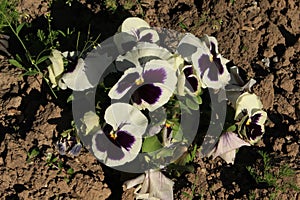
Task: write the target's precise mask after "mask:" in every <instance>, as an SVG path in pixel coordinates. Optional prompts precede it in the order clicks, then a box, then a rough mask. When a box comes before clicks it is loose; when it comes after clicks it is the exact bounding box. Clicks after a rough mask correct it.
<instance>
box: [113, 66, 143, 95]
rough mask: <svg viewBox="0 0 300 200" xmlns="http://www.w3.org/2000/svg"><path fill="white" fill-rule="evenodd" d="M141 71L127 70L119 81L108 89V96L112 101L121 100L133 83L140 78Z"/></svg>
mask: <svg viewBox="0 0 300 200" xmlns="http://www.w3.org/2000/svg"><path fill="white" fill-rule="evenodd" d="M140 73H141V69H139V68H129V69H127V70H126V71H125V72H124V74H123V76H122V77H121V78H120V79H119V81H118V82H117V83H116V84H115V85H114V86H113V87H112V88H111V89H110V91H109V93H108V96H109V97H110V98H112V99H120V98H122V97H123V96H124V95H125V94H126V93H127V92H128V91H129V90H130V89H131V87H132V86H134V85H135V81H136V80H137V79H139V78H140Z"/></svg>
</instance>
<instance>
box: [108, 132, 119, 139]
mask: <svg viewBox="0 0 300 200" xmlns="http://www.w3.org/2000/svg"><path fill="white" fill-rule="evenodd" d="M109 136H110V137H111V138H112V139H113V140H116V139H117V137H118V135H117V134H116V133H115V132H114V131H111V132H110V133H109Z"/></svg>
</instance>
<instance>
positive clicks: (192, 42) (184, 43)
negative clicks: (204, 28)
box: [177, 33, 203, 62]
mask: <svg viewBox="0 0 300 200" xmlns="http://www.w3.org/2000/svg"><path fill="white" fill-rule="evenodd" d="M202 45H203V44H202V42H201V41H200V40H199V38H197V37H196V36H195V35H193V34H191V33H188V34H186V35H185V36H184V37H183V38H182V39H181V40H180V42H179V44H178V47H177V52H178V53H179V54H180V55H181V56H182V57H183V58H184V59H185V60H186V61H187V62H191V61H192V55H193V54H194V53H196V51H197V48H198V47H200V46H202Z"/></svg>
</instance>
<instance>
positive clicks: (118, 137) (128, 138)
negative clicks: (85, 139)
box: [92, 103, 148, 166]
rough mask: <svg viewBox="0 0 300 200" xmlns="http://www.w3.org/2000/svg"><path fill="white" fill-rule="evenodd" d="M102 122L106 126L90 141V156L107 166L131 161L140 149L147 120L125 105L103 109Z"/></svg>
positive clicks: (136, 110)
mask: <svg viewBox="0 0 300 200" xmlns="http://www.w3.org/2000/svg"><path fill="white" fill-rule="evenodd" d="M104 119H105V121H106V123H107V124H106V125H105V126H104V127H103V128H102V130H99V131H97V132H96V133H95V134H94V135H93V138H92V151H93V153H94V155H95V156H96V157H97V158H98V159H99V160H101V161H103V163H104V164H106V165H107V166H119V165H123V164H125V163H126V162H130V161H132V160H133V159H134V158H135V157H136V156H137V155H138V153H139V151H140V149H141V146H142V135H143V134H144V133H145V130H146V128H147V124H148V120H147V118H146V117H145V116H144V115H143V114H142V113H141V112H140V111H139V110H138V109H137V108H135V107H133V106H131V105H129V104H125V103H115V104H112V105H111V106H109V107H108V108H107V109H106V111H105V115H104Z"/></svg>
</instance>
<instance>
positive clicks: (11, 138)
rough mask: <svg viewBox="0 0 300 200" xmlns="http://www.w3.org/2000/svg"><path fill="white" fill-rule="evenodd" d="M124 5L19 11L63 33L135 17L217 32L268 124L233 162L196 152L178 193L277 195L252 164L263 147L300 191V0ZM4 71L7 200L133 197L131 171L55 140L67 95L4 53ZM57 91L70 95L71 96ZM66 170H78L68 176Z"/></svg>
mask: <svg viewBox="0 0 300 200" xmlns="http://www.w3.org/2000/svg"><path fill="white" fill-rule="evenodd" d="M126 2H127V1H125V0H120V1H118V7H119V8H118V10H117V11H116V12H115V13H113V12H112V11H110V10H109V8H107V6H105V5H104V4H103V2H102V1H88V0H86V1H81V2H77V1H73V3H72V6H70V7H68V5H64V4H59V3H58V4H57V5H52V7H51V8H49V7H48V6H47V5H48V4H47V1H42V0H23V1H21V3H20V6H19V8H18V9H19V10H20V11H21V12H22V13H23V15H24V16H26V18H24V19H25V20H28V21H32V22H33V23H40V21H39V20H40V19H42V18H43V15H44V14H45V13H47V12H51V13H52V14H53V17H54V19H53V24H54V27H55V28H61V29H63V27H68V26H71V27H72V26H74V27H76V26H79V24H81V23H83V24H84V22H85V21H84V20H83V19H82V18H83V16H89V18H88V19H89V21H88V22H90V23H91V24H92V27H93V31H94V32H95V33H100V32H101V33H103V34H102V35H101V39H102V40H103V39H105V38H106V37H108V36H110V35H112V34H113V33H114V32H115V31H116V30H117V27H118V26H119V25H120V23H121V22H122V20H123V19H125V18H126V17H127V16H144V19H146V21H148V22H149V23H150V24H151V25H153V26H156V27H164V28H169V29H173V30H177V31H181V32H191V33H193V34H195V35H197V36H201V35H203V34H208V35H212V36H215V37H216V38H217V40H218V42H219V51H220V52H221V53H222V54H223V55H224V57H226V58H228V59H231V60H232V61H233V62H234V63H235V64H236V65H238V66H239V67H240V68H241V69H242V72H243V74H244V77H245V79H250V78H255V79H256V80H257V82H258V83H257V84H256V85H255V93H256V94H258V95H259V96H260V97H261V99H262V102H263V105H264V108H265V109H266V110H267V111H268V115H269V118H270V120H269V122H268V124H267V127H266V134H265V136H264V138H263V140H262V141H261V142H260V143H259V144H258V145H257V146H256V147H251V148H249V147H247V148H241V149H240V151H239V152H238V154H237V158H236V163H235V164H234V165H233V166H228V165H226V164H225V163H224V162H223V161H222V160H221V159H219V158H217V159H215V160H211V159H206V158H205V159H200V158H197V159H196V160H195V161H194V163H193V166H194V167H195V172H194V173H185V174H183V175H182V176H181V177H179V178H174V180H176V181H175V182H176V184H175V188H174V193H175V199H189V198H187V195H184V192H186V193H189V194H191V193H192V188H193V187H195V191H194V196H195V197H194V199H200V197H201V196H202V197H203V199H249V198H250V197H253V198H254V199H270V197H271V196H272V194H273V193H274V192H275V191H274V188H273V187H268V186H266V185H265V184H257V183H256V182H255V181H254V179H253V178H252V177H251V176H250V175H249V173H248V172H247V170H246V168H245V167H246V166H248V165H253V164H255V163H259V162H261V159H260V157H259V156H258V153H257V150H264V151H266V152H268V153H269V154H270V155H271V157H272V159H273V160H272V163H273V170H274V171H276V170H278V169H279V168H280V166H283V165H284V164H287V165H288V166H289V167H291V168H292V169H294V170H295V171H296V174H295V175H294V176H293V177H292V178H288V180H286V179H285V178H282V179H278V180H277V182H278V184H279V185H280V186H283V185H284V183H286V182H288V181H292V182H293V183H295V184H296V185H297V186H298V187H300V169H299V166H300V159H299V144H300V137H299V134H300V100H299V99H300V61H299V57H300V51H299V50H300V41H299V36H300V19H299V16H300V15H299V10H300V7H299V6H300V5H299V4H300V3H299V1H297V0H276V1H268V0H259V1H246V0H240V1H234V4H233V5H232V4H231V3H230V1H225V0H221V1H198V0H195V1H194V0H176V1H175V0H165V1H158V0H153V1H152V0H141V1H139V2H140V4H137V5H133V7H132V8H131V9H130V10H125V9H122V7H124V5H125V4H126ZM64 18H67V19H64ZM62 19H64V20H66V21H63V20H62ZM80 20H81V21H80ZM78 21H79V22H78ZM81 25H82V24H81ZM87 25H88V24H85V26H84V25H82V26H81V28H82V30H84V31H86V30H87V29H86V27H87ZM0 71H1V73H0V88H1V90H0V97H1V98H0V105H1V107H0V108H1V109H0V132H1V134H0V174H1V180H0V197H1V199H84V200H93V199H107V198H109V199H133V191H134V190H133V189H131V190H128V191H125V192H123V191H122V187H121V186H122V182H123V181H124V180H126V178H124V176H123V174H121V173H120V172H117V171H114V170H112V169H109V168H107V167H105V166H103V165H101V164H100V163H99V162H97V160H96V159H95V158H94V157H93V156H92V155H91V154H90V153H89V152H88V151H87V150H83V151H82V152H81V153H80V155H79V156H78V157H75V158H74V157H72V156H70V155H65V156H60V155H59V154H58V151H57V149H56V146H55V144H56V142H57V141H58V138H59V134H60V132H61V131H62V130H66V129H67V128H69V126H70V120H71V117H72V116H71V115H72V112H71V108H70V105H69V104H67V103H65V102H66V101H58V100H56V99H54V98H53V97H52V96H51V93H50V91H49V89H48V88H47V85H46V84H44V82H43V81H42V79H41V77H39V76H35V77H22V76H20V75H21V74H22V71H20V70H19V69H16V68H14V67H12V66H10V65H9V64H8V61H7V58H6V57H1V61H0ZM59 95H61V96H63V98H64V100H65V99H66V97H67V95H68V94H64V93H63V92H60V93H59ZM34 148H38V149H39V150H40V154H39V155H38V156H37V157H36V158H34V159H32V161H28V156H27V153H28V152H30V151H32V149H34ZM48 153H51V154H53V155H54V156H56V157H59V159H60V160H61V161H63V163H64V167H63V170H62V171H61V172H60V173H58V172H59V170H58V169H56V168H55V167H53V166H49V165H48V164H47V162H46V156H47V154H48ZM68 168H73V169H74V174H73V175H72V177H70V181H69V182H67V181H66V177H68V174H67V172H66V170H67V169H68ZM125 177H126V176H125ZM275 198H276V199H300V194H298V193H297V191H296V190H293V189H291V188H288V189H284V190H279V191H277V193H276V197H275Z"/></svg>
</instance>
